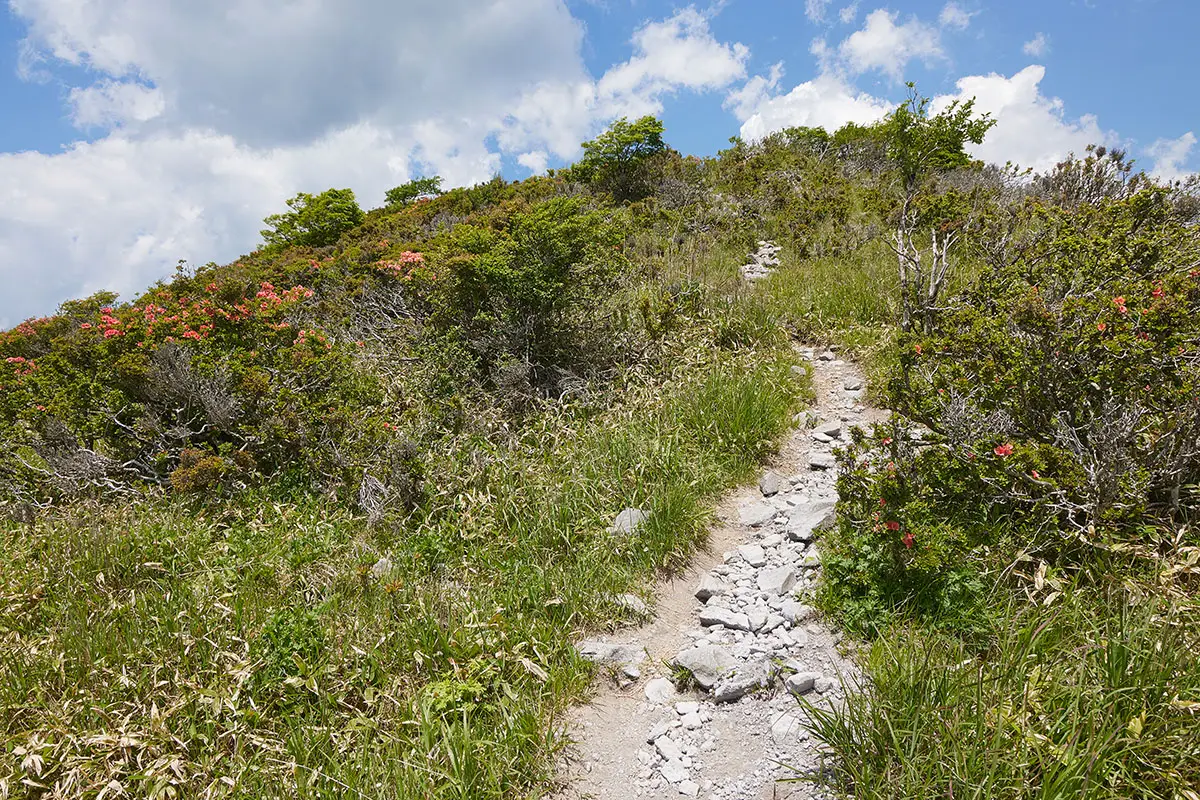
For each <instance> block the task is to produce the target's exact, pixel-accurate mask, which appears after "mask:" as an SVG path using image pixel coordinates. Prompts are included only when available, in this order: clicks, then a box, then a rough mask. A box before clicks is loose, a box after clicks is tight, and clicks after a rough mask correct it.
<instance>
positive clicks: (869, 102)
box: [741, 73, 892, 141]
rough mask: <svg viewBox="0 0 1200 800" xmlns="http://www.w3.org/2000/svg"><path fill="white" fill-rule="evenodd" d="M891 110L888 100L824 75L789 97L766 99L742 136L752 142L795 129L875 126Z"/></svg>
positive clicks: (749, 118) (747, 120)
mask: <svg viewBox="0 0 1200 800" xmlns="http://www.w3.org/2000/svg"><path fill="white" fill-rule="evenodd" d="M742 110H743V111H745V110H748V109H742ZM891 110H892V105H891V104H890V103H888V102H887V101H886V100H881V99H879V98H877V97H872V96H870V95H868V94H865V93H862V92H858V91H856V90H855V89H854V88H853V87H851V86H849V85H848V84H847V83H846V82H845V81H843V80H842V79H841V78H840V77H838V76H837V75H835V74H832V73H822V74H821V75H819V76H817V77H816V78H814V79H812V80H811V81H806V82H804V83H801V84H800V85H799V86H796V87H795V88H793V89H792V90H791V91H790V92H788V93H787V94H784V95H778V96H775V97H770V98H766V99H763V100H762V101H761V102H760V103H759V105H758V107H757V108H756V109H755V110H754V112H753V113H752V114H749V115H748V116H746V117H745V119H744V121H743V123H742V128H741V136H742V138H743V139H746V140H748V141H753V140H756V139H761V138H762V137H764V136H766V135H767V134H770V133H773V132H774V131H778V130H781V129H783V128H790V127H795V126H808V127H821V128H825V129H826V130H829V131H833V130H836V129H838V128H840V127H842V126H843V125H845V124H846V123H847V122H856V123H858V124H860V125H864V124H867V123H871V122H874V121H876V120H878V119H881V118H882V117H883V116H884V115H885V114H887V113H888V112H889V111H891Z"/></svg>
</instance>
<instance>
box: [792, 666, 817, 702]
mask: <svg viewBox="0 0 1200 800" xmlns="http://www.w3.org/2000/svg"><path fill="white" fill-rule="evenodd" d="M821 677H822V675H821V673H819V672H797V673H796V674H795V675H788V676H787V679H786V680H784V682H783V685H784V687H785V688H787V690H788V691H789V692H791V693H792V694H794V695H796V696H797V697H799V696H800V695H804V694H808V693H809V692H811V691H812V690H813V687H815V686H816V684H817V681H818V680H819V679H820V678H821Z"/></svg>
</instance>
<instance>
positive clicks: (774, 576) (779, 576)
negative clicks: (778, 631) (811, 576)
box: [757, 566, 796, 622]
mask: <svg viewBox="0 0 1200 800" xmlns="http://www.w3.org/2000/svg"><path fill="white" fill-rule="evenodd" d="M757 580H758V588H759V591H763V592H766V593H768V594H787V593H788V592H790V591H791V590H792V587H793V586H795V585H796V572H795V570H793V569H792V568H791V567H787V566H783V567H775V568H773V569H764V570H763V571H762V572H760V573H758V579H757ZM764 622H765V620H764Z"/></svg>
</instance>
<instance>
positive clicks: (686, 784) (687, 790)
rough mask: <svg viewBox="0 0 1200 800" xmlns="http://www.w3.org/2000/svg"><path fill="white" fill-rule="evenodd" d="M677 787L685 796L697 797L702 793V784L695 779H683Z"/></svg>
mask: <svg viewBox="0 0 1200 800" xmlns="http://www.w3.org/2000/svg"><path fill="white" fill-rule="evenodd" d="M677 788H678V789H679V793H680V794H681V795H683V796H684V797H695V796H696V795H698V794H700V784H698V783H696V782H695V781H693V780H682V781H680V782H679V786H678V787H677Z"/></svg>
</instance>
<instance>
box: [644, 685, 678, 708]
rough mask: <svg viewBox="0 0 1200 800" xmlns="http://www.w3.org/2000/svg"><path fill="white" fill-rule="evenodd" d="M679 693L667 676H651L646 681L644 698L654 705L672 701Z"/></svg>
mask: <svg viewBox="0 0 1200 800" xmlns="http://www.w3.org/2000/svg"><path fill="white" fill-rule="evenodd" d="M678 696H679V694H678V693H677V692H676V691H675V684H673V683H671V681H670V679H668V678H653V679H651V680H649V681H646V699H647V700H649V701H650V702H651V703H654V704H655V705H666V704H667V703H670V702H673V701H674V700H675V698H676V697H678Z"/></svg>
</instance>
